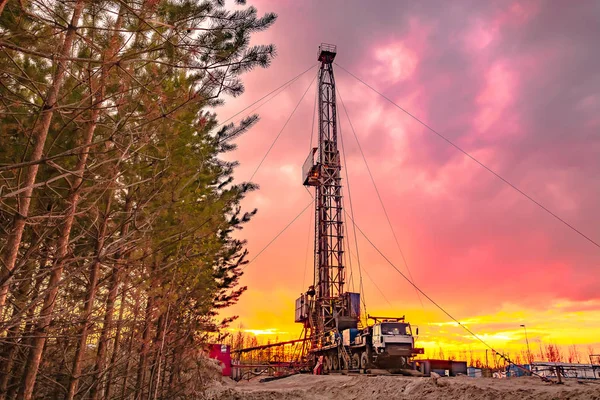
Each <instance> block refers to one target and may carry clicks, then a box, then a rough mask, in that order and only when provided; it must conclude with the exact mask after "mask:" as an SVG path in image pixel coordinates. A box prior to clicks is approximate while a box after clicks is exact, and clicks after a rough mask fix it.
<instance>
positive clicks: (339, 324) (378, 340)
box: [295, 44, 423, 371]
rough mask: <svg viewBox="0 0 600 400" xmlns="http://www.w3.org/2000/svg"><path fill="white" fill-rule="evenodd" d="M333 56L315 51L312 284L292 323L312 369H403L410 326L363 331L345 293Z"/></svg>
mask: <svg viewBox="0 0 600 400" xmlns="http://www.w3.org/2000/svg"><path fill="white" fill-rule="evenodd" d="M336 53H337V49H336V46H334V45H331V44H321V46H319V50H318V61H319V62H320V64H321V65H320V68H319V75H318V108H317V112H318V124H319V125H318V130H319V132H318V134H319V138H318V140H319V141H318V147H315V148H313V149H311V151H310V153H309V155H308V157H307V159H306V161H305V162H304V165H303V167H302V179H303V184H304V185H305V186H313V187H314V188H315V242H314V243H315V246H314V247H315V252H314V281H313V285H312V286H310V287H309V288H308V290H307V291H306V292H305V293H302V294H301V296H300V297H299V298H298V299H297V300H296V315H295V322H298V323H302V324H304V333H305V338H306V339H307V340H306V341H305V343H306V346H305V355H306V358H307V361H308V362H309V363H311V364H312V365H314V362H315V360H316V359H317V357H319V356H323V359H324V369H325V370H326V371H331V370H343V369H362V370H366V369H367V368H371V367H377V368H387V369H393V368H406V367H408V365H409V362H410V359H411V358H412V357H413V356H415V355H416V354H422V353H423V349H417V348H415V347H414V336H413V334H412V329H411V326H410V324H409V323H407V322H405V320H404V317H401V318H383V317H371V316H368V318H367V321H369V320H373V323H372V324H370V325H369V324H368V323H367V326H361V322H360V313H361V311H360V293H353V292H347V291H345V290H344V284H345V267H344V223H343V220H344V219H343V213H344V210H343V207H342V183H341V168H342V167H341V162H340V153H339V151H338V135H337V109H336V88H335V79H334V75H333V60H334V59H335V56H336ZM416 333H417V335H418V329H417V332H416Z"/></svg>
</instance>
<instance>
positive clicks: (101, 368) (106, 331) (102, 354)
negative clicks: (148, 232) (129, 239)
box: [90, 197, 132, 400]
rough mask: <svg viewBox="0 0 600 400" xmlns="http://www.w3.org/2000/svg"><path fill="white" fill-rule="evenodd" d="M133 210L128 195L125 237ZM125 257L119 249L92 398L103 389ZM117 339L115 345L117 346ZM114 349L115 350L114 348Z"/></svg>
mask: <svg viewBox="0 0 600 400" xmlns="http://www.w3.org/2000/svg"><path fill="white" fill-rule="evenodd" d="M131 210H132V201H131V198H130V197H127V199H126V200H125V222H124V223H123V226H122V227H121V235H120V236H121V237H122V238H124V237H126V236H127V234H128V233H129V217H130V214H131ZM122 257H123V255H122V252H121V251H119V252H118V253H117V254H116V255H115V263H116V264H115V266H114V268H113V270H112V274H111V277H110V283H109V288H108V296H107V297H106V310H105V312H104V323H103V324H102V332H101V333H100V339H99V340H98V351H97V353H96V366H95V374H94V379H93V382H92V387H91V389H90V398H91V399H92V400H96V399H97V398H98V394H99V393H100V391H101V390H102V389H101V388H102V376H103V374H104V369H105V368H106V361H105V360H106V349H107V347H108V340H109V335H110V331H111V330H112V322H113V315H114V310H115V302H116V299H117V294H118V289H119V283H120V280H121V274H122V272H121V269H122V267H121V266H119V265H118V264H119V263H121V258H122ZM125 293H126V291H125V289H123V296H125ZM123 307H124V304H121V310H122V309H123ZM116 340H117V339H115V346H116ZM113 351H114V350H113Z"/></svg>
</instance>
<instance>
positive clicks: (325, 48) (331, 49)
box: [317, 43, 337, 56]
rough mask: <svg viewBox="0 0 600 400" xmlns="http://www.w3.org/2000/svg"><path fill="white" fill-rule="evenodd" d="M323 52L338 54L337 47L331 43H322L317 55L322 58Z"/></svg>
mask: <svg viewBox="0 0 600 400" xmlns="http://www.w3.org/2000/svg"><path fill="white" fill-rule="evenodd" d="M323 52H327V53H333V54H336V52H337V46H336V45H334V44H329V43H321V45H320V46H319V53H318V54H317V56H320V55H321V53H323Z"/></svg>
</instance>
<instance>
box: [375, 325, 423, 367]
mask: <svg viewBox="0 0 600 400" xmlns="http://www.w3.org/2000/svg"><path fill="white" fill-rule="evenodd" d="M371 318H372V319H374V320H375V323H374V324H373V325H371V326H370V327H369V330H370V336H371V344H372V360H373V362H374V363H375V364H378V365H379V366H381V367H398V366H405V365H407V364H408V362H409V360H410V359H411V358H412V357H414V356H415V355H417V354H422V353H423V349H417V348H415V337H414V336H413V330H412V327H411V325H410V324H409V323H408V322H405V321H404V317H402V318H390V319H380V318H374V317H371ZM415 333H416V334H417V335H418V328H417V329H416V332H415Z"/></svg>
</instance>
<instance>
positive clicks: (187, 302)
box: [0, 0, 276, 400]
mask: <svg viewBox="0 0 600 400" xmlns="http://www.w3.org/2000/svg"><path fill="white" fill-rule="evenodd" d="M275 18H276V16H275V15H274V14H272V13H267V14H264V15H258V13H257V10H256V9H255V8H253V7H251V6H247V5H245V1H242V0H238V1H236V2H233V1H231V2H229V3H227V4H225V2H224V1H223V0H0V400H5V399H15V398H18V399H26V400H28V399H32V398H36V399H38V398H39V399H42V398H44V399H45V398H48V399H68V400H71V399H74V398H76V399H120V398H124V399H162V398H170V399H172V398H195V396H197V395H198V394H199V393H201V389H202V388H201V387H200V383H199V378H198V375H199V373H198V369H199V368H200V367H201V357H200V356H201V354H200V353H201V350H200V349H201V345H202V343H203V342H205V341H206V340H207V338H208V337H211V338H213V339H217V340H218V339H219V337H218V336H219V335H220V332H222V329H223V328H224V327H225V326H227V324H228V323H230V322H231V321H232V320H233V318H228V319H225V320H220V319H218V318H217V315H218V313H219V310H221V309H223V308H225V307H227V306H229V305H231V304H232V303H234V302H236V301H237V300H238V298H239V297H240V295H241V294H242V293H243V292H244V290H245V287H241V286H240V285H239V278H240V276H241V268H240V267H241V266H242V265H243V264H244V263H245V262H246V250H245V243H244V242H243V241H241V240H239V239H236V238H235V237H234V236H232V232H234V231H235V230H237V229H241V228H242V226H243V224H244V223H246V222H247V221H249V220H250V218H251V217H252V215H253V214H254V212H255V211H254V210H248V211H245V210H242V209H241V207H240V205H239V204H240V201H241V199H242V198H243V197H244V196H245V195H246V194H247V193H248V192H249V191H251V190H253V189H255V186H254V185H253V184H252V183H239V184H238V183H234V182H233V176H232V174H233V171H234V168H235V166H236V165H235V163H232V162H225V161H223V158H222V157H221V155H222V154H223V153H224V152H227V151H231V150H232V149H234V148H235V145H234V144H233V143H232V141H233V140H234V139H235V138H236V137H237V136H239V135H240V134H243V133H244V132H245V131H247V130H248V129H249V128H251V127H252V126H253V125H254V124H255V122H256V121H257V116H254V115H253V116H249V117H246V118H243V119H241V120H240V121H238V122H237V123H235V124H234V123H231V124H220V123H219V122H218V121H217V119H216V116H215V107H217V106H219V105H220V104H222V102H223V97H224V96H225V95H228V96H236V95H239V94H241V93H242V92H243V85H242V83H241V80H240V79H241V77H242V75H243V74H244V73H245V72H247V71H249V70H251V69H252V68H255V67H267V66H268V65H269V63H270V61H271V59H272V58H273V56H274V53H275V51H274V47H273V46H272V45H251V44H250V40H251V36H252V35H253V34H254V33H255V32H258V31H261V30H264V29H267V28H268V27H269V26H270V25H272V24H273V22H274V21H275Z"/></svg>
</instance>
